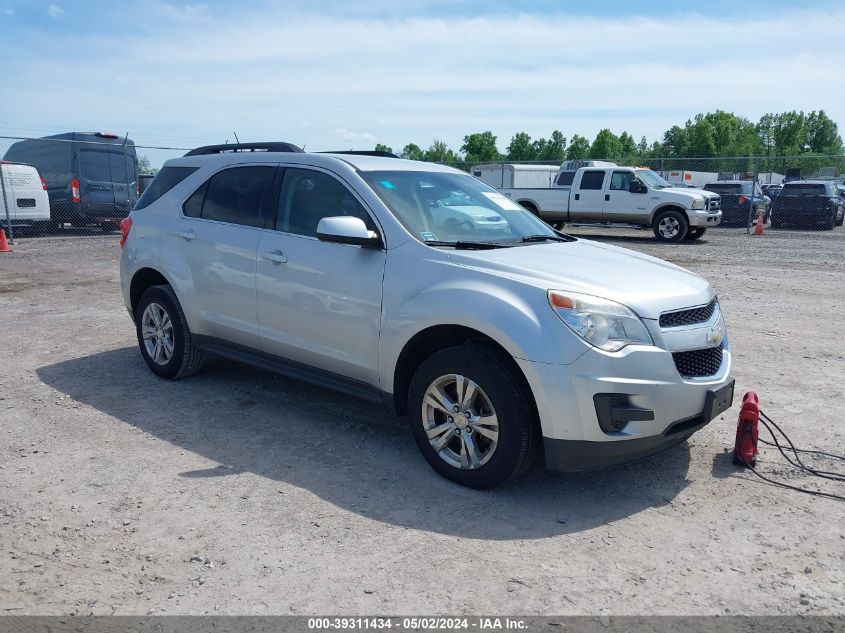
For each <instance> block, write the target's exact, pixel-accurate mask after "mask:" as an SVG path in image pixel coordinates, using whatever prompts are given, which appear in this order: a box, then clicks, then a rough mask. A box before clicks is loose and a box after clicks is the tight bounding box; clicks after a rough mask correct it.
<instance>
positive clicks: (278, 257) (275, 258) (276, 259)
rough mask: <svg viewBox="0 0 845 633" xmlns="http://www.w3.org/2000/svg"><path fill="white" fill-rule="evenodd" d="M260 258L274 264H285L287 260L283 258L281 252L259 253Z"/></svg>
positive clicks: (283, 255)
mask: <svg viewBox="0 0 845 633" xmlns="http://www.w3.org/2000/svg"><path fill="white" fill-rule="evenodd" d="M261 257H263V258H264V259H267V260H270V261H271V262H273V263H274V264H285V263H287V261H288V258H287V257H285V254H284V253H283V252H282V251H273V252H272V253H261Z"/></svg>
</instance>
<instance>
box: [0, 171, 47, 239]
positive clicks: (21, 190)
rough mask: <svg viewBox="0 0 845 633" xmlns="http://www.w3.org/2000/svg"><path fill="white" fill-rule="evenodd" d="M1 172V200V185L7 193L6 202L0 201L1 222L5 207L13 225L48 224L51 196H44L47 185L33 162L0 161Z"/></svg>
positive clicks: (4, 220) (41, 225) (0, 193)
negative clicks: (4, 204)
mask: <svg viewBox="0 0 845 633" xmlns="http://www.w3.org/2000/svg"><path fill="white" fill-rule="evenodd" d="M0 174H2V177H3V182H2V188H0V201H3V195H2V191H3V189H5V193H6V196H5V203H6V206H5V207H4V206H3V205H2V204H0V225H2V226H3V227H5V226H6V210H7V209H8V211H9V219H10V220H11V221H12V226H13V227H14V226H22V227H31V228H35V229H40V228H42V227H44V226H46V225H48V224H49V223H50V199H49V198H48V196H47V185H46V183H45V182H44V179H43V178H42V177H41V176H40V175H39V174H38V170H37V169H35V167H33V166H32V165H24V164H23V163H12V162H8V161H2V163H0Z"/></svg>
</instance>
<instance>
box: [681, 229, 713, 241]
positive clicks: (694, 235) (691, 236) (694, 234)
mask: <svg viewBox="0 0 845 633" xmlns="http://www.w3.org/2000/svg"><path fill="white" fill-rule="evenodd" d="M706 232H707V229H706V228H703V229H698V228H695V229H690V230H689V231H688V232H687V235H686V237H685V238H684V239H685V240H686V241H688V242H692V241H693V240H697V239H698V238H700V237H701V236H702V235H704V234H705V233H706Z"/></svg>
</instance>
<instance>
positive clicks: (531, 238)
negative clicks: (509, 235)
mask: <svg viewBox="0 0 845 633" xmlns="http://www.w3.org/2000/svg"><path fill="white" fill-rule="evenodd" d="M571 241H573V240H572V238H567V237H562V236H560V235H526V236H525V237H523V238H522V239H520V240H519V242H520V243H526V242H571Z"/></svg>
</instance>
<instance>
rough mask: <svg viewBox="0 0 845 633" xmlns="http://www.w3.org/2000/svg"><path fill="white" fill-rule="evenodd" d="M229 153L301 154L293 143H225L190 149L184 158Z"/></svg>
mask: <svg viewBox="0 0 845 633" xmlns="http://www.w3.org/2000/svg"><path fill="white" fill-rule="evenodd" d="M229 152H302V149H301V148H300V147H297V146H296V145H294V144H293V143H284V142H276V141H273V142H269V143H225V144H223V145H205V146H203V147H197V148H196V149H192V150H191V151H190V152H188V153H187V154H185V156H205V155H207V154H226V153H229Z"/></svg>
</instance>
